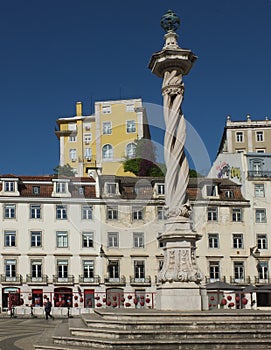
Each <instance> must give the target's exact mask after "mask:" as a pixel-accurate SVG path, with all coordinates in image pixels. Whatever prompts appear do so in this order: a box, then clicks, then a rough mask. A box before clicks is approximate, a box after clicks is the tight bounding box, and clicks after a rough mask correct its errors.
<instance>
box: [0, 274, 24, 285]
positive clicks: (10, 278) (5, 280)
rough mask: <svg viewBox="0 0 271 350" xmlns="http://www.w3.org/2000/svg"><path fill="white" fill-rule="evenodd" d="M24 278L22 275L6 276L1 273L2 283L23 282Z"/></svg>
mask: <svg viewBox="0 0 271 350" xmlns="http://www.w3.org/2000/svg"><path fill="white" fill-rule="evenodd" d="M22 281H23V278H22V275H15V276H6V275H1V283H2V284H11V283H12V284H22Z"/></svg>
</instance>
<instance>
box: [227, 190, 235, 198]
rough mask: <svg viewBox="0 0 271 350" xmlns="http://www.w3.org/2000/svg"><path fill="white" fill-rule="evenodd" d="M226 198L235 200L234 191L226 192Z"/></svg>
mask: <svg viewBox="0 0 271 350" xmlns="http://www.w3.org/2000/svg"><path fill="white" fill-rule="evenodd" d="M225 197H226V198H233V197H234V194H233V191H225Z"/></svg>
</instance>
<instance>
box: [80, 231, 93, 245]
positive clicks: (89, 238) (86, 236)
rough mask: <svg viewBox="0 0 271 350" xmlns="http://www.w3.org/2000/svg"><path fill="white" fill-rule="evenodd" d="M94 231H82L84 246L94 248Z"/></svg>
mask: <svg viewBox="0 0 271 350" xmlns="http://www.w3.org/2000/svg"><path fill="white" fill-rule="evenodd" d="M93 236H94V234H93V232H83V233H82V246H83V248H93Z"/></svg>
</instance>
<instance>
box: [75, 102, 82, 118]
mask: <svg viewBox="0 0 271 350" xmlns="http://www.w3.org/2000/svg"><path fill="white" fill-rule="evenodd" d="M76 116H77V117H80V116H82V102H76Z"/></svg>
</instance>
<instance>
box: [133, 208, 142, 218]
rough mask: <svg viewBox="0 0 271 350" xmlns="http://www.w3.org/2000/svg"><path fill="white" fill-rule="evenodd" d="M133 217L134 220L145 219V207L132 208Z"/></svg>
mask: <svg viewBox="0 0 271 350" xmlns="http://www.w3.org/2000/svg"><path fill="white" fill-rule="evenodd" d="M132 218H133V220H143V209H142V208H132Z"/></svg>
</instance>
